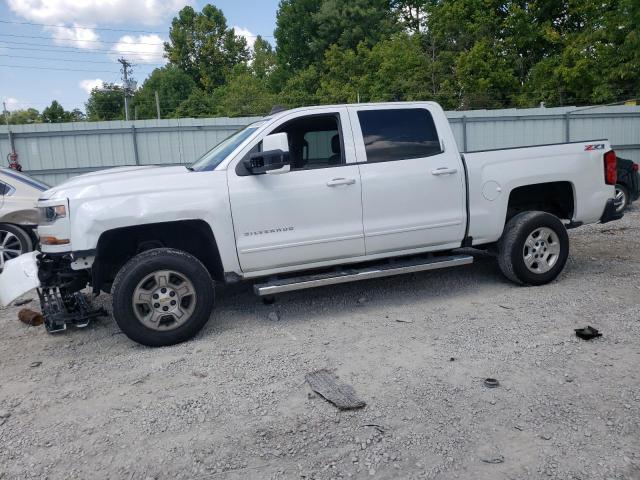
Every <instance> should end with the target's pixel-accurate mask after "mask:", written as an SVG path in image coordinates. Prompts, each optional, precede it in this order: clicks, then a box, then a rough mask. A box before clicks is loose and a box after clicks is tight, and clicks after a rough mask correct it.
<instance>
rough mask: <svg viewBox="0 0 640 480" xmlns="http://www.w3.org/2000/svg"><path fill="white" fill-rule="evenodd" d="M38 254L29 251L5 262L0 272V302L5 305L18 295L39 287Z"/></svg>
mask: <svg viewBox="0 0 640 480" xmlns="http://www.w3.org/2000/svg"><path fill="white" fill-rule="evenodd" d="M38 255H39V252H29V253H25V254H23V255H20V256H19V257H16V258H12V259H11V260H8V261H7V262H5V264H4V270H3V271H2V273H0V304H2V305H3V306H5V307H6V306H7V305H9V304H10V303H11V302H13V301H14V300H15V299H16V298H18V297H19V296H20V295H23V294H25V293H27V292H28V291H29V290H33V289H34V288H39V287H40V280H39V278H38V260H37V259H36V257H37V256H38Z"/></svg>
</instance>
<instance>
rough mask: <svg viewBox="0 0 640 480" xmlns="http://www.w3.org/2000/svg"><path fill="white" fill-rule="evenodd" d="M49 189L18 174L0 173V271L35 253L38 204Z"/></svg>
mask: <svg viewBox="0 0 640 480" xmlns="http://www.w3.org/2000/svg"><path fill="white" fill-rule="evenodd" d="M49 188H50V187H49V186H48V185H45V184H44V183H42V182H39V181H37V180H34V179H33V178H31V177H28V176H26V175H24V174H22V173H19V172H17V171H15V170H11V169H9V168H2V169H0V271H2V269H3V268H4V264H5V262H6V261H7V260H11V259H12V258H16V257H19V256H20V255H22V254H23V253H27V252H30V251H32V250H33V247H34V245H36V243H37V236H36V235H35V228H36V226H37V224H38V210H37V208H36V203H37V201H38V198H39V197H40V195H41V194H42V192H44V191H45V190H48V189H49Z"/></svg>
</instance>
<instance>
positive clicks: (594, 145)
mask: <svg viewBox="0 0 640 480" xmlns="http://www.w3.org/2000/svg"><path fill="white" fill-rule="evenodd" d="M591 150H604V143H592V144H591V145H585V146H584V151H585V152H589V151H591Z"/></svg>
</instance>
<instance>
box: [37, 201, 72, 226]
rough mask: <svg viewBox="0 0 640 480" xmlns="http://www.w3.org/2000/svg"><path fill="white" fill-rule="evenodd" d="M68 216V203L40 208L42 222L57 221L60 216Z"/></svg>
mask: <svg viewBox="0 0 640 480" xmlns="http://www.w3.org/2000/svg"><path fill="white" fill-rule="evenodd" d="M66 216H67V206H66V205H54V206H51V207H41V208H40V221H41V222H42V223H51V222H55V221H56V220H58V219H59V218H65V217H66Z"/></svg>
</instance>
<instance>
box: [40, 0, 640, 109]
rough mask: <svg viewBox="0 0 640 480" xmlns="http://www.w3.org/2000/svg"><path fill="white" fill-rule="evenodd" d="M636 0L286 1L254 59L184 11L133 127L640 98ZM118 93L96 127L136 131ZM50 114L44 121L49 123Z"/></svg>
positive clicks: (99, 104)
mask: <svg viewBox="0 0 640 480" xmlns="http://www.w3.org/2000/svg"><path fill="white" fill-rule="evenodd" d="M638 25H640V2H638V1H637V0H534V1H524V0H521V1H515V0H514V1H508V2H505V1H497V0H349V1H348V2H345V1H342V0H281V2H280V4H279V7H278V12H277V25H276V30H275V32H274V36H275V44H276V46H277V47H276V48H274V47H273V46H272V45H271V44H270V43H269V42H268V41H266V40H265V39H264V38H262V37H258V38H256V40H255V43H254V45H253V48H251V49H250V48H249V47H248V45H247V41H246V39H245V38H243V37H241V36H238V35H236V34H235V33H234V30H233V29H232V28H230V27H229V26H228V24H227V21H226V18H225V16H224V14H223V12H222V11H221V10H220V9H218V8H217V7H215V6H214V5H210V4H209V5H206V6H205V7H204V8H203V9H202V10H201V11H199V12H198V11H195V10H194V9H193V8H192V7H190V6H188V7H184V8H183V9H182V10H181V11H180V12H179V13H178V15H177V16H176V17H175V18H174V19H173V21H172V23H171V29H170V33H169V40H168V41H167V42H166V43H165V45H164V50H165V56H166V58H167V60H168V63H167V64H166V65H165V66H163V67H162V68H157V69H155V70H154V71H153V72H152V73H151V75H150V76H149V77H148V78H147V79H146V80H145V81H144V83H143V84H142V85H141V87H140V88H139V89H137V90H136V91H135V92H134V93H133V96H132V98H131V102H130V104H131V109H132V113H131V116H132V117H133V115H134V114H133V112H134V111H135V112H136V113H135V115H136V117H137V118H139V119H142V118H156V115H157V112H156V102H155V92H158V95H159V98H160V109H161V115H162V118H178V117H210V116H243V115H263V114H266V113H268V112H269V111H270V109H271V108H272V106H273V105H282V106H284V107H297V106H303V105H314V104H328V103H348V102H375V101H402V100H435V101H437V102H439V103H440V104H442V105H443V107H444V108H446V109H451V110H455V109H477V108H506V107H534V106H538V105H540V104H541V102H544V104H545V105H547V106H559V105H585V104H606V103H613V102H618V101H622V100H627V99H632V98H637V97H640V29H639V28H638ZM123 96H124V92H123V91H122V87H120V86H118V85H105V86H104V87H103V88H100V89H94V90H93V91H92V92H91V96H90V98H89V100H88V102H87V104H86V116H87V119H88V120H115V119H123V118H124V105H123ZM43 114H44V112H43Z"/></svg>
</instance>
